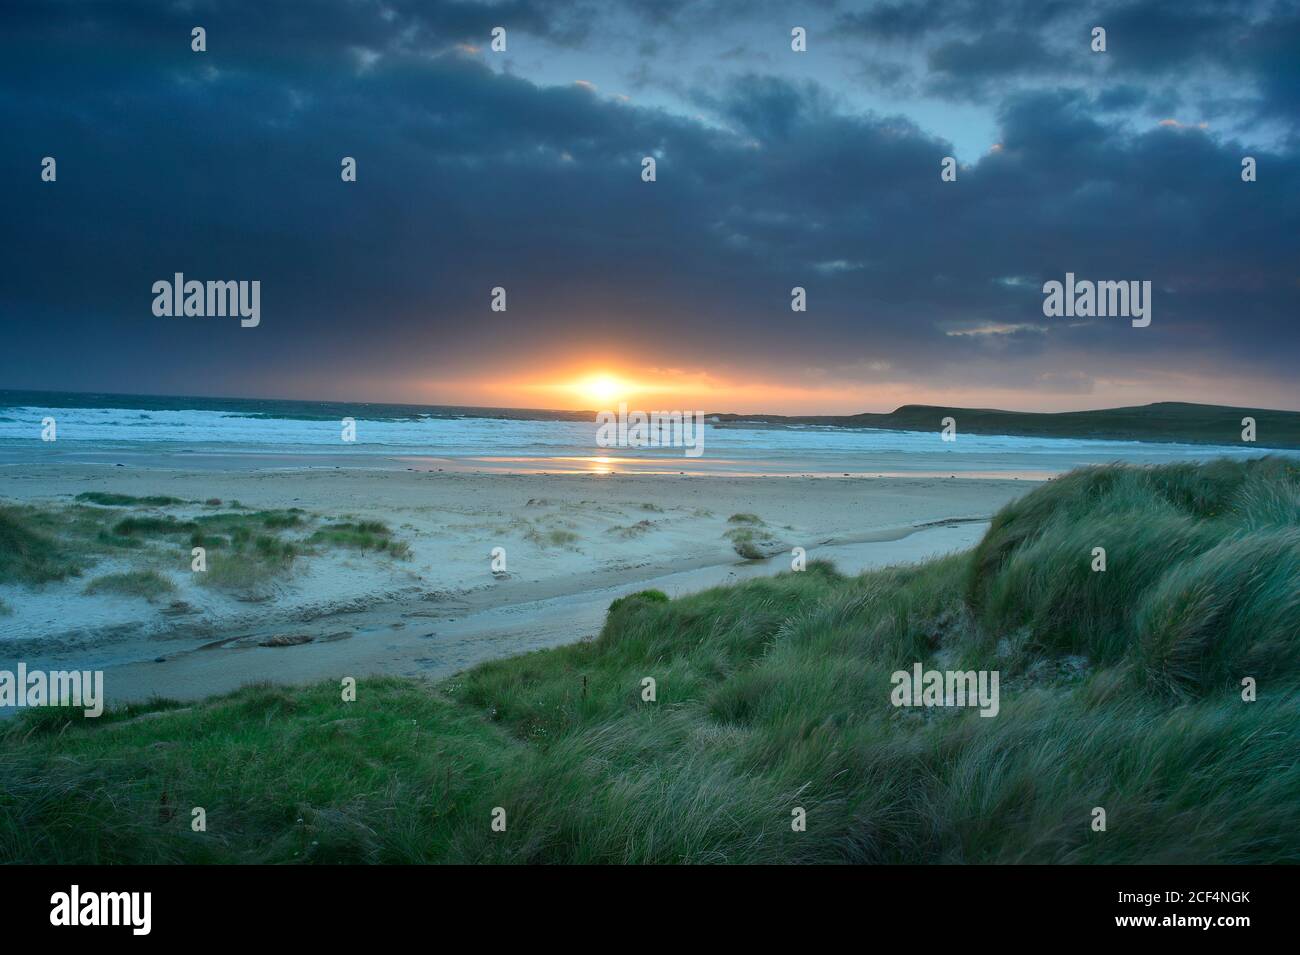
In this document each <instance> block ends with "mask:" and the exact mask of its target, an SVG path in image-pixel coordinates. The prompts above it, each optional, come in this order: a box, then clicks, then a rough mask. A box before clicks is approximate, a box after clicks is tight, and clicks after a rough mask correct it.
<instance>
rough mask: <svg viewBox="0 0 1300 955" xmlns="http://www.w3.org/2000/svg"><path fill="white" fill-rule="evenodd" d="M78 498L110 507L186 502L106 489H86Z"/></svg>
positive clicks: (164, 504) (149, 505) (159, 495)
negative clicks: (138, 495)
mask: <svg viewBox="0 0 1300 955" xmlns="http://www.w3.org/2000/svg"><path fill="white" fill-rule="evenodd" d="M77 500H78V501H86V502H87V503H90V504H102V505H105V506H108V507H128V506H136V507H170V506H172V505H174V504H184V503H185V501H182V500H181V499H180V498H179V497H167V496H166V495H162V494H156V495H153V496H150V497H135V496H134V495H131V494H111V493H108V492H106V491H85V492H83V493H81V494H78V495H77Z"/></svg>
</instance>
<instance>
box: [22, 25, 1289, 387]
mask: <svg viewBox="0 0 1300 955" xmlns="http://www.w3.org/2000/svg"><path fill="white" fill-rule="evenodd" d="M268 6H279V5H268ZM562 6H563V5H559V4H557V5H545V4H540V3H515V4H507V5H505V6H503V7H495V8H488V9H487V10H486V11H485V9H484V8H483V7H481V6H480V5H477V4H428V5H425V4H409V5H407V4H401V3H392V4H345V3H341V4H337V5H328V6H327V5H320V6H317V5H312V6H311V7H310V8H308V7H303V8H297V7H292V8H290V9H289V12H283V11H281V12H275V13H272V12H268V11H266V10H264V9H263V5H260V4H213V5H208V6H203V5H196V6H195V8H194V12H193V13H188V12H187V13H178V12H176V10H175V8H172V7H165V8H154V7H153V6H148V5H128V6H126V7H124V8H121V9H117V10H115V11H114V12H113V13H112V14H110V13H108V12H107V11H106V10H104V9H101V7H100V6H99V5H87V6H84V7H82V6H77V7H75V8H74V7H73V6H69V7H67V8H66V10H65V13H64V15H63V16H61V17H60V16H47V17H45V18H43V19H40V20H36V19H33V18H25V19H17V18H15V17H10V16H9V15H8V14H6V15H5V16H6V17H7V18H8V19H9V22H6V24H5V27H6V29H5V30H4V32H3V38H2V39H0V53H3V56H4V59H5V63H4V66H3V71H4V77H5V82H4V85H3V90H4V92H3V93H0V122H2V123H3V128H4V129H5V132H6V135H5V143H4V146H3V149H0V176H2V177H3V182H4V183H5V184H6V206H7V212H6V217H5V224H4V225H3V226H2V227H0V255H3V260H4V262H5V269H4V272H3V275H0V309H3V313H4V315H5V317H6V333H7V335H8V337H9V344H10V346H11V347H10V348H9V349H7V350H6V353H5V355H4V356H3V357H0V373H3V379H2V380H0V383H2V384H5V385H10V386H18V385H22V386H28V387H41V386H44V387H52V388H75V387H79V386H83V385H84V386H85V387H90V388H110V387H111V388H115V389H117V390H133V389H134V390H163V391H179V392H194V391H203V390H209V391H211V390H217V391H232V390H241V389H246V390H251V391H254V392H256V393H261V394H282V393H288V391H290V390H291V389H290V386H289V385H288V384H287V383H289V382H292V381H295V380H296V378H295V376H298V375H304V374H308V373H309V372H310V373H311V374H312V375H313V376H314V380H315V381H318V382H319V381H331V380H344V379H346V378H348V377H349V376H357V375H362V374H363V373H364V375H366V376H369V377H384V376H400V375H407V374H418V373H421V372H424V373H427V374H430V375H435V376H436V375H438V374H449V373H451V372H453V371H455V370H456V369H457V368H464V367H474V368H482V367H485V366H489V365H490V364H491V363H493V362H496V363H500V364H503V365H505V364H509V363H511V362H514V363H522V362H526V361H527V360H528V359H529V357H530V356H537V357H539V358H542V357H545V356H547V355H550V354H554V353H555V351H556V350H557V348H559V347H564V348H578V349H582V350H584V351H585V350H587V349H588V348H589V347H593V346H594V347H604V348H606V349H608V350H610V353H611V354H615V355H622V354H627V355H632V356H638V357H645V356H651V357H652V360H653V361H654V362H655V363H658V364H664V365H678V366H689V365H698V366H704V367H708V366H710V365H717V364H718V363H720V362H725V363H734V364H735V365H736V366H738V367H743V366H745V365H746V364H748V365H749V366H751V367H757V366H763V367H772V368H774V369H779V368H787V369H788V368H807V369H812V370H816V369H821V370H822V371H824V372H827V373H830V374H843V375H847V376H851V375H852V374H854V372H853V371H852V369H853V368H855V367H857V366H859V365H869V364H871V363H873V362H875V363H877V364H878V365H888V366H889V368H890V369H892V370H893V372H894V373H899V374H914V375H918V376H931V377H934V376H941V377H943V379H944V380H949V379H950V380H951V381H952V383H953V384H954V386H959V385H962V384H997V385H1007V384H1012V385H1017V384H1023V385H1024V386H1025V387H1027V388H1034V389H1040V390H1042V389H1054V390H1063V391H1069V392H1086V391H1087V389H1088V388H1089V387H1090V386H1091V382H1092V381H1093V379H1094V378H1095V377H1098V376H1101V375H1104V374H1108V373H1113V372H1115V371H1117V370H1125V371H1127V373H1129V374H1130V375H1135V374H1141V373H1151V374H1159V373H1162V372H1167V373H1176V372H1188V373H1193V372H1201V373H1204V372H1207V371H1212V370H1214V369H1215V368H1219V369H1221V370H1224V371H1225V372H1226V371H1228V370H1232V371H1234V372H1235V373H1241V371H1242V369H1249V371H1250V373H1251V374H1253V375H1257V376H1258V378H1259V380H1260V381H1261V382H1267V381H1274V382H1275V381H1279V380H1286V379H1288V378H1289V377H1293V371H1292V369H1291V365H1292V362H1293V356H1294V355H1295V353H1296V345H1297V344H1298V341H1297V339H1298V338H1300V333H1298V332H1297V329H1296V326H1295V322H1294V318H1295V306H1296V303H1297V292H1298V289H1297V275H1296V261H1297V254H1296V253H1297V246H1298V242H1297V239H1296V235H1297V231H1296V225H1297V224H1298V223H1300V199H1297V195H1300V193H1297V190H1296V189H1295V188H1294V185H1293V183H1294V182H1295V177H1296V175H1297V173H1300V168H1298V164H1297V158H1298V157H1297V155H1296V154H1295V153H1294V152H1268V151H1259V150H1255V151H1254V152H1253V154H1254V155H1255V156H1256V157H1257V158H1258V160H1259V162H1260V169H1261V174H1260V181H1259V182H1257V183H1253V184H1249V185H1247V184H1243V183H1242V182H1241V181H1240V177H1239V171H1240V160H1241V156H1242V155H1243V152H1244V151H1245V148H1246V147H1244V146H1243V145H1241V144H1239V143H1237V142H1234V141H1232V140H1231V139H1225V138H1222V137H1219V136H1215V135H1213V134H1211V133H1210V132H1208V131H1206V130H1202V129H1198V128H1195V127H1190V128H1186V127H1175V126H1168V127H1161V126H1156V125H1154V124H1152V123H1147V124H1145V125H1143V126H1141V127H1135V126H1134V124H1133V123H1132V122H1130V121H1128V118H1127V117H1116V116H1114V115H1112V114H1113V112H1114V111H1116V110H1124V109H1127V108H1130V107H1132V106H1134V105H1138V104H1144V103H1146V102H1147V101H1148V100H1149V99H1151V98H1152V97H1159V96H1160V95H1163V94H1162V93H1161V91H1160V89H1159V88H1158V87H1156V86H1153V85H1151V84H1150V83H1149V82H1147V81H1145V80H1142V79H1140V78H1138V77H1136V76H1132V75H1129V76H1126V78H1125V79H1124V81H1123V82H1122V83H1120V82H1117V83H1115V84H1114V85H1113V86H1111V87H1110V88H1109V89H1107V90H1105V91H1102V92H1089V91H1086V90H1081V89H1075V88H1072V87H1070V86H1069V85H1068V84H1065V85H1058V84H1054V83H1052V84H1045V85H1034V84H1030V85H1026V86H1024V87H1022V88H1017V87H1015V86H1014V83H1013V79H1014V77H1015V76H1016V75H1018V74H1022V73H1032V72H1034V71H1042V70H1046V69H1049V68H1050V64H1047V65H1045V64H1044V63H1043V62H1041V59H1042V57H1043V55H1044V54H1043V53H1042V51H1041V48H1039V47H1036V46H1035V45H1034V44H1033V43H1032V42H1028V41H1027V42H1025V43H1020V42H1019V41H1018V40H1016V39H1015V36H1016V35H1015V34H1012V33H1009V32H1006V31H1008V30H1010V29H1012V27H1011V26H1009V25H1008V23H1004V22H1002V21H1001V20H994V21H992V22H988V23H984V22H977V18H976V17H975V15H974V9H975V8H974V6H973V5H972V6H970V7H964V6H962V5H957V6H956V7H955V8H954V9H955V10H956V12H955V13H954V14H953V15H952V17H950V29H968V30H974V29H977V28H978V29H984V28H987V30H988V31H989V32H987V33H986V34H984V35H985V36H986V37H992V38H993V41H994V43H995V46H996V43H998V42H1001V43H1003V44H1004V46H1005V49H1004V52H1005V53H1006V54H1007V55H1005V56H1000V57H998V58H996V60H995V62H992V63H990V62H983V63H981V58H980V54H979V50H980V47H979V43H978V40H977V39H976V38H975V36H974V34H971V35H969V36H967V37H966V38H965V39H964V40H959V39H957V38H956V37H955V36H954V35H952V34H951V33H949V34H945V37H944V39H943V40H942V43H943V44H946V46H943V45H941V46H939V47H937V49H939V50H944V49H947V50H948V52H947V53H939V54H936V55H935V56H934V57H931V66H932V68H933V69H934V70H935V71H936V74H942V75H943V76H946V77H953V76H958V75H960V76H965V77H973V76H976V75H980V76H983V77H985V78H990V82H992V81H996V82H998V83H1008V84H1011V85H1010V86H1008V88H1007V89H1006V91H1005V92H1003V93H1002V94H1000V98H999V99H998V101H997V116H998V123H999V127H1000V130H1001V134H1000V139H1001V143H1000V148H999V149H998V150H997V151H995V152H992V153H990V154H988V155H986V156H984V157H982V158H980V159H979V161H978V162H977V163H973V164H970V165H967V166H965V167H964V168H962V170H961V171H960V173H959V180H958V182H957V183H942V182H940V179H939V162H940V159H941V157H943V156H946V155H952V154H953V148H952V146H951V143H949V142H948V141H946V140H945V139H944V138H943V137H942V136H941V135H936V134H935V133H933V132H928V131H926V130H925V129H923V128H922V127H921V126H920V125H918V124H917V122H915V121H914V120H913V119H911V118H909V117H907V116H904V115H892V114H884V113H875V112H862V111H860V110H854V109H852V108H851V105H850V104H846V103H844V102H843V98H842V97H840V96H836V95H833V94H832V93H831V92H829V91H827V90H825V89H823V88H822V87H821V86H819V85H818V84H816V83H814V82H812V81H811V80H800V81H794V80H790V79H787V78H783V77H779V76H772V75H766V74H764V73H761V72H753V73H741V74H738V75H735V76H731V77H729V78H725V79H722V80H720V81H719V82H718V83H717V84H716V85H714V86H711V87H704V88H701V87H696V88H692V89H691V90H690V100H691V103H692V104H693V106H694V107H695V108H697V109H699V110H700V111H702V112H703V113H705V114H706V117H707V121H705V120H701V119H699V118H697V117H695V116H691V115H685V114H679V113H675V112H668V111H666V110H662V109H649V108H645V107H642V106H638V105H636V104H635V103H624V102H619V101H617V100H615V99H612V98H608V97H605V96H603V95H601V94H600V93H599V92H593V91H592V90H590V89H588V88H586V87H583V86H580V85H565V86H545V85H538V84H536V83H534V82H532V81H530V80H528V79H526V78H524V77H522V76H519V75H514V73H507V72H501V71H496V70H493V69H491V68H490V67H489V66H488V65H486V64H487V63H490V62H491V60H490V59H487V58H486V57H485V56H483V55H481V54H473V53H469V52H464V51H462V50H459V49H457V48H456V44H461V43H467V42H470V41H473V42H475V43H477V44H478V45H480V46H482V45H485V44H486V41H487V31H488V29H490V27H491V26H493V25H497V24H498V23H505V24H506V25H507V26H508V27H509V28H511V29H512V30H515V29H518V30H520V31H521V32H525V33H527V32H532V33H535V34H536V35H539V36H541V35H545V36H548V37H550V38H552V40H555V41H556V42H561V43H581V42H582V41H581V36H582V33H583V30H585V29H590V28H591V24H590V21H584V20H583V18H582V17H581V16H576V15H573V14H571V13H567V12H562V11H561V7H562ZM1035 6H1036V7H1038V8H1040V9H1044V10H1046V11H1047V12H1046V13H1045V14H1044V16H1046V17H1049V18H1050V16H1051V15H1052V11H1055V10H1056V9H1057V8H1056V7H1055V6H1051V7H1050V8H1049V7H1047V6H1045V5H1035ZM571 9H572V8H571V7H567V6H565V7H564V10H566V11H567V10H571ZM1062 9H1064V8H1062ZM1125 9H1129V8H1128V7H1126V8H1125ZM386 10H387V11H391V13H385V12H384V11H386ZM963 11H965V12H964V13H963ZM660 15H661V16H663V17H671V16H686V15H687V14H686V12H685V11H684V10H676V11H673V10H668V11H661V14H660ZM692 15H696V16H698V15H699V12H698V11H695V12H694V13H693V14H692ZM733 15H734V14H733ZM1061 15H1062V16H1063V15H1064V14H1061ZM628 16H629V17H630V20H629V22H640V20H641V19H643V18H641V17H640V16H639V14H636V13H635V11H633V12H632V13H629V14H628ZM910 16H911V14H909V13H907V12H906V11H905V10H904V9H903V8H897V9H895V8H879V10H878V12H877V20H876V24H877V25H879V24H880V23H885V24H887V25H888V29H889V30H892V31H893V33H894V34H895V35H896V36H899V37H907V38H910V39H919V38H923V37H925V36H927V35H928V33H929V32H930V31H928V30H927V29H926V28H925V27H924V25H922V24H917V23H914V22H913V21H912V20H910V19H908V18H909V17H910ZM1207 16H1208V14H1207ZM1004 19H1005V18H1004ZM1008 22H1010V21H1008ZM1027 22H1028V21H1027ZM193 23H201V24H203V25H205V26H206V27H207V28H208V35H209V50H210V52H209V53H207V54H203V55H195V54H192V53H190V52H189V40H188V37H189V33H188V31H189V26H190V25H192V24H193ZM584 24H585V25H584ZM859 25H860V26H861V28H862V29H868V28H869V26H870V24H867V23H866V22H860V23H859ZM1186 29H1187V33H1186V35H1185V36H1184V37H1183V38H1182V39H1181V40H1180V42H1184V43H1195V42H1207V41H1205V40H1204V38H1203V35H1204V29H1205V28H1204V27H1203V26H1197V25H1195V24H1193V26H1191V27H1188V28H1186ZM1247 32H1248V33H1249V35H1250V36H1252V37H1255V38H1256V39H1258V37H1259V34H1258V31H1257V30H1255V29H1254V28H1250V29H1249V30H1248V31H1247ZM512 36H513V33H512ZM999 37H1001V38H1002V40H998V39H997V38H999ZM723 40H725V37H723V38H721V39H720V42H719V50H720V51H723V50H730V49H733V48H734V47H735V43H734V42H722V41H723ZM954 42H959V43H962V44H964V46H961V47H953V46H952V45H951V44H953V43H954ZM1013 47H1014V48H1015V49H1017V50H1019V51H1020V52H1019V54H1018V55H1019V56H1020V59H1015V57H1012V56H1011V55H1010V52H1011V50H1012V48H1013ZM358 49H366V50H370V51H372V52H373V53H377V54H379V56H378V58H377V59H376V58H369V59H367V58H365V57H360V56H359V55H358V54H357V52H356V51H357V50H358ZM1270 49H1271V48H1270ZM1263 55H1264V54H1261V56H1263ZM1206 56H1208V57H1212V58H1217V60H1218V61H1219V62H1227V60H1225V58H1224V56H1223V54H1222V53H1221V52H1215V51H1209V52H1207V53H1206ZM1170 62H1171V63H1172V62H1173V61H1172V60H1171V61H1170ZM1169 68H1170V69H1173V68H1174V67H1173V66H1170V67H1169ZM1236 68H1237V69H1239V70H1245V69H1246V67H1245V66H1242V65H1238V66H1237V67H1236ZM1133 72H1136V71H1133ZM1250 89H1251V96H1252V102H1254V103H1256V105H1257V106H1258V104H1259V103H1261V102H1263V101H1265V100H1268V97H1269V96H1274V95H1276V96H1279V97H1280V96H1284V95H1285V94H1284V92H1279V93H1277V94H1271V93H1268V92H1267V87H1259V89H1263V90H1264V93H1263V94H1262V96H1263V100H1261V98H1260V96H1257V95H1256V90H1257V88H1256V87H1255V86H1253V85H1252V86H1251V87H1250ZM1259 108H1261V109H1262V108H1263V107H1262V106H1260V107H1259ZM44 155H54V156H56V157H57V158H58V161H59V181H58V183H57V185H56V186H50V185H47V184H43V183H40V182H39V180H38V172H39V161H40V157H42V156H44ZM645 155H655V156H656V157H657V158H658V161H659V181H658V182H656V183H654V184H646V183H643V182H641V181H640V175H639V173H640V162H641V158H642V157H643V156H645ZM343 156H355V157H357V160H358V164H359V176H360V178H359V181H358V182H357V183H355V184H347V185H345V184H343V183H341V182H340V181H339V175H338V172H339V160H340V158H341V157H343ZM1067 270H1068V271H1073V272H1075V273H1077V274H1078V275H1080V276H1081V277H1091V278H1113V279H1149V280H1151V281H1152V282H1153V283H1154V285H1155V287H1156V289H1157V290H1158V292H1157V300H1156V312H1155V318H1154V321H1153V323H1152V326H1151V327H1150V328H1149V329H1145V330H1143V331H1141V332H1137V331H1134V330H1131V329H1129V328H1128V327H1127V324H1126V323H1117V322H1115V321H1113V320H1111V321H1099V322H1094V323H1090V324H1080V325H1076V326H1071V325H1070V324H1068V323H1065V322H1061V321H1049V320H1047V319H1045V318H1044V317H1043V315H1042V311H1041V305H1042V295H1041V292H1040V289H1041V285H1042V283H1043V281H1045V280H1047V279H1053V278H1054V279H1060V278H1062V277H1063V275H1064V273H1065V272H1066V271H1067ZM175 271H183V272H185V273H186V274H187V275H188V276H189V277H193V278H200V279H207V278H216V279H221V278H245V279H259V280H261V281H262V285H263V315H264V318H263V324H262V326H261V327H260V328H259V329H258V330H257V331H256V333H249V332H241V331H240V330H239V329H237V328H233V327H232V328H226V327H222V326H219V325H214V324H213V321H214V320H202V321H193V320H191V321H169V320H164V319H156V318H154V317H153V316H152V314H151V313H150V310H149V304H150V301H151V295H150V293H149V289H150V286H151V283H152V282H153V281H154V280H156V279H160V278H170V276H171V275H172V273H173V272H175ZM496 285H503V286H506V287H508V289H509V295H510V310H509V312H508V313H506V314H504V315H502V314H494V313H491V312H489V311H488V310H487V301H488V290H489V289H490V288H492V287H493V286H496ZM793 285H803V286H805V287H807V288H808V290H809V297H810V311H809V312H808V313H807V314H806V315H792V313H791V312H790V310H789V291H790V288H791V286H793ZM215 321H217V322H219V321H220V320H215ZM872 374H876V373H875V372H873V373H872ZM868 377H869V375H868ZM329 397H349V395H347V394H337V393H336V394H332V395H329ZM360 397H364V396H360ZM1203 398H1204V399H1205V400H1213V398H1214V396H1213V395H1212V394H1207V395H1204V396H1203Z"/></svg>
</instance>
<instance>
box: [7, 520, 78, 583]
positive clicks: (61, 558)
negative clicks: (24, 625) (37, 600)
mask: <svg viewBox="0 0 1300 955" xmlns="http://www.w3.org/2000/svg"><path fill="white" fill-rule="evenodd" d="M79 572H80V565H79V563H78V562H77V561H76V560H75V559H74V558H73V557H72V556H71V555H70V554H68V553H67V552H65V551H64V549H63V548H62V547H60V546H59V544H58V543H57V542H56V541H55V540H53V539H52V538H50V537H49V536H47V535H46V534H44V533H42V532H41V531H40V530H38V529H37V527H36V525H35V523H34V521H33V520H32V517H31V514H30V512H29V511H26V510H24V509H21V508H14V507H0V584H29V585H30V584H43V583H47V582H49V581H52V580H63V579H65V578H67V577H70V576H75V575H76V574H78V573H79Z"/></svg>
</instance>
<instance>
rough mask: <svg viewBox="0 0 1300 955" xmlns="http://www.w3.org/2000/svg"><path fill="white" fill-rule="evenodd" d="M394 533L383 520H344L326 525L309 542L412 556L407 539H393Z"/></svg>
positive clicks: (405, 556) (391, 555) (397, 555)
mask: <svg viewBox="0 0 1300 955" xmlns="http://www.w3.org/2000/svg"><path fill="white" fill-rule="evenodd" d="M392 533H393V532H392V530H391V529H390V528H389V526H388V525H387V524H385V523H384V522H383V521H342V522H337V523H334V524H327V525H325V526H324V527H322V528H321V529H320V530H318V531H316V532H315V533H314V534H312V535H311V537H309V538H308V539H307V543H309V544H319V545H324V546H327V547H350V548H353V549H355V550H375V551H382V552H384V553H386V554H388V555H389V556H390V557H396V558H398V559H406V558H407V557H410V556H411V546H410V545H409V544H407V543H406V542H405V541H397V540H393V539H392Z"/></svg>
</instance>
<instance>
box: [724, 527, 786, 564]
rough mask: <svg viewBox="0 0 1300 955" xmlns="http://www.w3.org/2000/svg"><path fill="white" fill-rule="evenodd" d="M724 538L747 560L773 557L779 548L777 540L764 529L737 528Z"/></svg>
mask: <svg viewBox="0 0 1300 955" xmlns="http://www.w3.org/2000/svg"><path fill="white" fill-rule="evenodd" d="M724 536H725V537H726V538H727V539H728V540H729V541H731V546H732V549H734V550H735V552H736V553H737V554H739V555H740V556H741V557H743V558H745V559H746V560H762V559H763V558H765V557H771V556H772V555H773V554H774V553H775V552H776V550H777V549H778V547H779V545H778V544H777V541H776V538H774V537H773V536H772V535H771V534H770V533H768V532H767V531H766V530H764V529H762V528H757V527H735V528H732V529H731V530H729V531H727V533H726V534H725V535H724Z"/></svg>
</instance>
